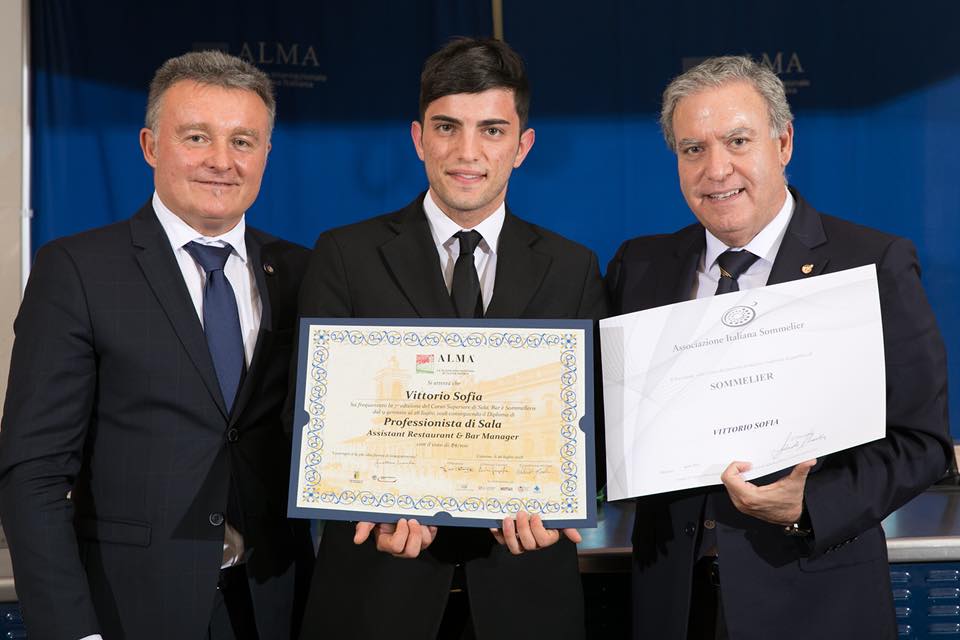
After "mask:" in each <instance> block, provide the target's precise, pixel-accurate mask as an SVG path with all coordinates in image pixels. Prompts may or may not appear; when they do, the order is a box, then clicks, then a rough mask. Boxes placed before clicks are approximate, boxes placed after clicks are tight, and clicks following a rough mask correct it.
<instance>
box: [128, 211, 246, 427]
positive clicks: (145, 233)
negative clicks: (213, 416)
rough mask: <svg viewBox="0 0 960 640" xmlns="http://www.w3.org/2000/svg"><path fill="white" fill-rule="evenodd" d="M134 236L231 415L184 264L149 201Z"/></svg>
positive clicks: (187, 343)
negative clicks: (186, 276) (172, 246)
mask: <svg viewBox="0 0 960 640" xmlns="http://www.w3.org/2000/svg"><path fill="white" fill-rule="evenodd" d="M130 236H131V240H132V242H133V245H134V246H135V247H138V248H139V249H140V251H139V252H137V253H136V259H137V262H139V263H140V268H141V269H142V270H143V275H144V277H145V278H146V279H147V283H148V284H149V285H150V288H151V289H152V290H153V293H154V295H155V296H157V299H158V300H159V301H160V306H161V307H162V308H163V311H164V313H166V315H167V318H168V319H169V320H170V324H171V325H173V330H174V331H175V332H176V334H177V337H178V338H179V339H180V342H181V344H183V348H184V350H185V351H186V353H187V357H189V358H190V360H191V361H192V362H193V364H194V366H195V367H196V368H197V371H198V372H199V373H200V377H201V379H202V380H203V383H204V385H205V386H206V387H207V390H208V391H209V392H210V395H211V396H212V397H213V399H214V401H215V402H216V404H217V407H218V408H219V409H220V412H221V413H222V414H223V416H224V417H227V409H226V405H225V404H224V402H223V394H222V393H221V391H220V383H219V382H218V381H217V374H216V371H215V370H214V368H213V360H212V359H211V358H210V350H209V348H208V347H207V339H206V337H205V336H204V334H203V327H202V325H201V324H200V319H199V318H197V310H196V308H194V306H193V302H192V301H191V300H190V293H189V292H188V291H187V285H186V284H185V283H184V281H183V275H182V274H181V272H180V265H178V264H177V261H176V258H175V257H174V255H173V251H172V250H171V249H170V240H169V239H168V238H167V236H166V234H165V233H164V232H163V227H161V226H160V221H159V220H157V216H156V214H155V213H154V212H153V207H152V206H151V205H150V204H147V205H145V206H144V207H143V208H142V209H140V211H138V212H137V214H136V215H134V216H133V218H131V220H130Z"/></svg>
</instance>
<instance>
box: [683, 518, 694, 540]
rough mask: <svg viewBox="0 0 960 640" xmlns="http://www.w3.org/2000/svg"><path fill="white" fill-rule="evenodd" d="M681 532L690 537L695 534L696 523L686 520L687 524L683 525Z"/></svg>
mask: <svg viewBox="0 0 960 640" xmlns="http://www.w3.org/2000/svg"><path fill="white" fill-rule="evenodd" d="M683 532H684V533H685V534H687V535H688V536H691V537H692V536H694V535H696V534H697V525H695V524H693V523H692V522H688V523H687V524H685V525H683Z"/></svg>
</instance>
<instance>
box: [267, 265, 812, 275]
mask: <svg viewBox="0 0 960 640" xmlns="http://www.w3.org/2000/svg"><path fill="white" fill-rule="evenodd" d="M800 271H803V273H804V275H810V273H811V272H812V271H813V265H812V264H810V263H807V264H805V265H803V266H802V267H800ZM267 273H270V272H269V271H268V272H267Z"/></svg>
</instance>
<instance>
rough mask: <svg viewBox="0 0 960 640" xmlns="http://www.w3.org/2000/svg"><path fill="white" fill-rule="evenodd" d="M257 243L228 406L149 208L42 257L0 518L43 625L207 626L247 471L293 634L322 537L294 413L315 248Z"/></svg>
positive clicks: (276, 608) (250, 540) (256, 543)
mask: <svg viewBox="0 0 960 640" xmlns="http://www.w3.org/2000/svg"><path fill="white" fill-rule="evenodd" d="M246 241H247V251H248V258H249V260H250V261H251V263H252V267H253V271H254V273H255V276H256V284H257V288H258V290H259V293H260V299H261V303H262V309H263V311H262V319H261V324H260V333H259V336H258V338H257V346H256V348H255V352H254V355H253V358H252V361H251V363H250V367H249V369H248V371H247V373H246V376H245V379H244V381H243V384H242V386H241V388H240V390H239V392H238V396H237V399H236V401H235V403H234V407H233V410H232V412H230V413H228V412H227V411H226V409H225V405H224V401H223V398H222V397H221V393H220V387H219V384H218V383H217V377H216V373H215V371H214V368H213V363H212V360H211V358H210V354H209V351H208V349H207V343H206V340H205V337H204V333H203V328H202V326H201V324H200V320H199V318H198V317H197V312H196V310H195V308H194V306H193V303H192V302H191V300H190V297H189V294H188V292H187V288H186V285H185V284H184V281H183V276H182V274H181V272H180V268H179V266H178V265H177V262H176V259H175V257H174V254H173V252H172V250H171V248H170V243H169V240H168V239H167V236H166V234H165V233H164V231H163V228H162V227H161V226H160V223H159V221H158V220H157V217H156V215H155V214H154V212H153V209H152V207H151V206H150V205H149V204H148V205H146V206H144V207H143V208H142V209H141V210H140V211H139V212H138V213H137V214H136V215H134V216H133V217H132V218H131V219H130V220H127V221H124V222H119V223H116V224H113V225H110V226H107V227H103V228H100V229H95V230H92V231H88V232H86V233H81V234H79V235H75V236H72V237H68V238H62V239H59V240H56V241H54V242H51V243H49V244H48V245H46V246H44V247H43V248H42V249H40V251H39V252H38V254H37V258H36V261H35V263H34V266H33V270H32V272H31V274H30V281H29V283H28V285H27V289H26V293H25V295H24V299H23V304H22V305H21V307H20V312H19V315H18V316H17V320H16V324H15V325H14V326H15V329H16V342H15V343H14V348H13V360H12V363H11V370H10V382H9V386H8V389H7V396H6V403H5V405H4V415H3V427H2V431H0V514H2V521H3V526H4V529H5V530H6V533H7V537H8V540H9V543H10V552H11V556H12V559H13V568H14V573H15V576H16V587H17V593H18V595H19V597H20V599H21V604H22V606H23V610H24V616H25V618H26V623H27V629H28V631H29V633H30V637H31V638H41V639H44V640H46V639H52V640H61V639H62V640H77V639H78V638H81V637H83V636H85V635H87V634H93V633H101V634H102V635H103V636H104V638H107V639H108V640H121V639H123V638H128V639H131V640H150V639H156V640H161V639H167V638H178V637H183V638H199V637H202V636H203V637H205V634H206V632H207V625H208V624H209V621H210V614H211V608H212V606H213V599H214V595H215V591H216V586H217V579H218V573H219V569H220V564H221V561H222V556H223V531H224V527H223V524H222V523H223V514H224V513H225V512H226V511H227V501H228V493H229V492H230V487H231V483H232V484H233V490H234V491H235V494H236V496H237V497H238V501H239V505H240V511H241V512H240V513H239V514H237V516H233V517H238V516H239V522H238V521H236V520H231V523H232V524H234V526H237V527H238V528H239V529H241V531H242V533H243V535H244V541H245V544H246V546H247V547H248V548H250V549H252V553H251V555H250V557H249V562H248V572H249V574H250V575H251V584H252V586H253V598H254V603H255V605H257V606H256V609H257V616H258V623H259V622H263V623H264V625H265V626H264V632H265V635H261V638H263V637H267V638H278V639H279V638H283V639H284V640H285V639H286V638H289V637H290V634H291V632H292V631H291V624H294V625H295V619H296V614H295V613H294V610H293V600H292V598H291V596H292V594H293V589H292V586H293V580H292V579H291V578H292V577H293V575H294V567H295V560H296V559H298V558H299V559H301V560H302V559H304V558H307V559H309V556H310V552H311V548H310V540H309V533H308V531H307V530H306V527H305V526H304V523H291V522H290V521H288V520H287V519H286V493H287V478H288V477H289V476H288V469H289V455H290V443H289V440H288V438H287V437H286V435H285V434H284V432H283V429H282V425H281V421H280V412H281V409H282V404H283V400H284V397H285V395H286V389H287V373H288V370H289V362H290V355H291V344H292V329H293V325H294V321H295V319H296V294H297V290H298V287H299V284H300V280H301V278H302V275H303V272H304V270H305V268H306V260H307V256H308V252H307V250H306V249H305V248H303V247H299V246H297V245H294V244H291V243H289V242H285V241H283V240H278V239H277V238H273V237H271V236H269V235H267V234H265V233H263V232H260V231H257V230H255V229H251V228H249V227H248V229H247V233H246ZM68 493H69V494H70V497H68ZM300 566H303V564H301V565H300ZM307 566H309V565H307ZM279 576H285V580H284V581H283V583H284V586H282V587H281V586H280V583H279V582H278V581H277V577H279Z"/></svg>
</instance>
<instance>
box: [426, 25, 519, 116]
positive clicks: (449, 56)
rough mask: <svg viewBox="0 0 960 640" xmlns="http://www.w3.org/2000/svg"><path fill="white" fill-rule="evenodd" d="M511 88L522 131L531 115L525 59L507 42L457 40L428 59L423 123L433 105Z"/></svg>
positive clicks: (476, 39)
mask: <svg viewBox="0 0 960 640" xmlns="http://www.w3.org/2000/svg"><path fill="white" fill-rule="evenodd" d="M488 89H509V90H510V91H513V101H514V105H515V106H516V109H517V115H518V116H519V117H520V131H524V130H526V128H527V117H528V116H529V115H530V84H529V83H528V82H527V71H526V69H525V68H524V66H523V60H521V59H520V56H519V55H517V52H516V51H514V50H513V49H511V48H510V45H508V44H507V43H506V42H502V41H500V40H491V39H486V38H483V39H481V38H454V39H453V40H451V41H450V42H448V43H447V44H446V45H445V46H444V47H443V48H442V49H440V50H439V51H437V52H436V53H434V54H433V55H432V56H430V57H429V58H427V61H426V62H425V63H424V65H423V72H422V73H421V74H420V121H421V122H423V116H424V114H425V113H426V112H427V107H428V106H429V105H430V103H431V102H433V101H434V100H436V99H438V98H442V97H444V96H450V95H454V94H457V93H481V92H483V91H487V90H488Z"/></svg>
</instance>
